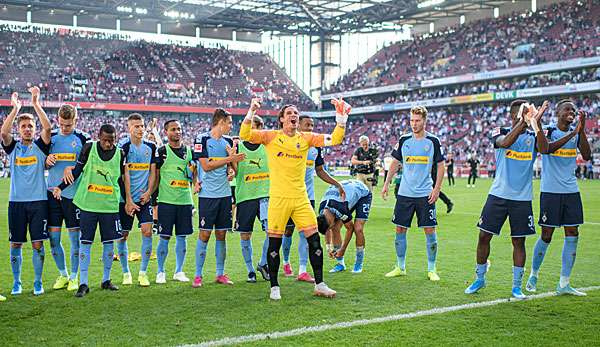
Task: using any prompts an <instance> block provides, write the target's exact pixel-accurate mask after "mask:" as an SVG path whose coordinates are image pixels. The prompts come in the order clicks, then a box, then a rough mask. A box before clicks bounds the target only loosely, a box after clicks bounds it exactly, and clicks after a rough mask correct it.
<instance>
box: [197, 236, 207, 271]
mask: <svg viewBox="0 0 600 347" xmlns="http://www.w3.org/2000/svg"><path fill="white" fill-rule="evenodd" d="M207 246H208V242H204V241H202V240H200V239H198V241H196V276H202V272H203V271H204V261H205V260H206V247H207Z"/></svg>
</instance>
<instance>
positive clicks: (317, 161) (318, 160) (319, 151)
mask: <svg viewBox="0 0 600 347" xmlns="http://www.w3.org/2000/svg"><path fill="white" fill-rule="evenodd" d="M323 165H325V160H324V159H323V150H322V149H321V147H317V157H316V158H315V167H318V166H323Z"/></svg>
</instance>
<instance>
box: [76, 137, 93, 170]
mask: <svg viewBox="0 0 600 347" xmlns="http://www.w3.org/2000/svg"><path fill="white" fill-rule="evenodd" d="M91 149H92V143H91V142H88V143H86V144H85V145H84V146H83V148H82V149H81V153H79V158H77V163H78V164H82V165H85V164H86V163H87V161H88V157H89V156H90V150H91Z"/></svg>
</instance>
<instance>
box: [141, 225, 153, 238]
mask: <svg viewBox="0 0 600 347" xmlns="http://www.w3.org/2000/svg"><path fill="white" fill-rule="evenodd" d="M142 236H143V237H152V225H151V224H148V227H147V228H142Z"/></svg>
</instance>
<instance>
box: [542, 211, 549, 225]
mask: <svg viewBox="0 0 600 347" xmlns="http://www.w3.org/2000/svg"><path fill="white" fill-rule="evenodd" d="M547 220H548V217H547V216H546V212H544V215H543V216H542V222H544V223H546V221H547Z"/></svg>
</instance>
